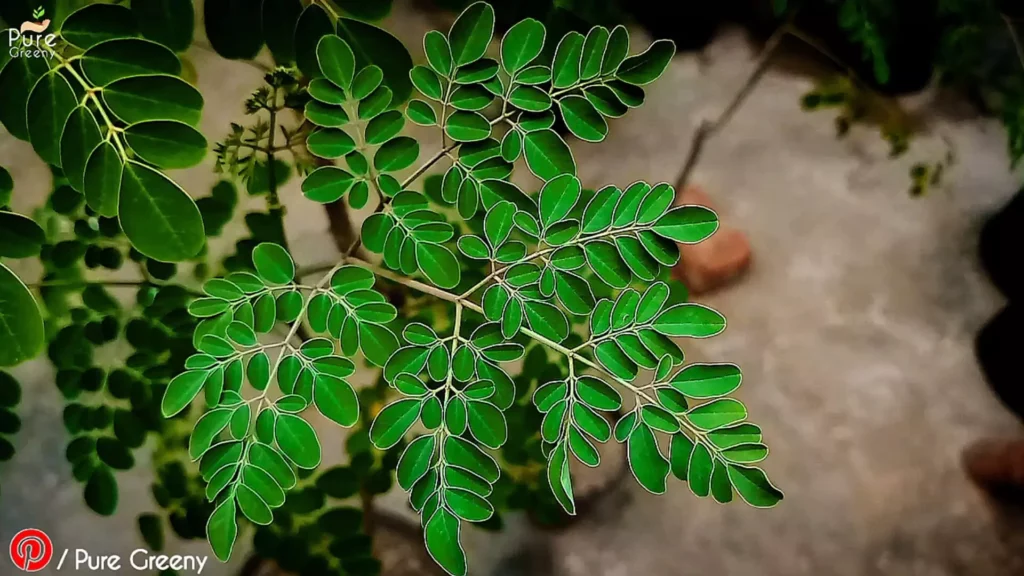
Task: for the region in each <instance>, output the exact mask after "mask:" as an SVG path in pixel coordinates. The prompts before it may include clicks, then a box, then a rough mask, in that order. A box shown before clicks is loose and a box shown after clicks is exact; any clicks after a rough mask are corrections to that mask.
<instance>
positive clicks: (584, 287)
mask: <svg viewBox="0 0 1024 576" xmlns="http://www.w3.org/2000/svg"><path fill="white" fill-rule="evenodd" d="M555 293H556V294H558V301H559V302H561V303H562V305H563V306H565V308H566V310H568V311H569V312H571V313H573V314H578V315H586V314H590V312H591V311H592V310H593V309H594V306H595V304H596V301H595V300H594V294H593V292H591V290H590V284H588V283H587V281H586V280H584V279H583V278H580V277H579V276H577V275H575V274H573V273H571V272H562V271H558V272H555Z"/></svg>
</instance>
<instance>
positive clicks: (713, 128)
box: [676, 16, 793, 191]
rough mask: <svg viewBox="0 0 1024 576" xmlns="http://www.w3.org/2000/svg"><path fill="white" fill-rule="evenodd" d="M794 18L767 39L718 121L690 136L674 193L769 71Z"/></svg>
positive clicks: (705, 122) (707, 122) (703, 124)
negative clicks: (709, 141)
mask: <svg viewBox="0 0 1024 576" xmlns="http://www.w3.org/2000/svg"><path fill="white" fill-rule="evenodd" d="M792 21H793V16H790V19H789V20H788V21H787V22H786V23H785V24H783V25H782V26H779V28H778V29H776V30H775V32H774V33H773V34H772V35H771V37H770V38H768V41H767V42H766V43H765V45H764V49H763V50H762V51H761V55H760V56H759V57H758V61H757V65H756V66H755V67H754V70H753V71H752V72H751V73H750V76H748V77H747V80H746V81H745V82H744V83H743V85H742V86H740V89H739V91H738V92H736V94H735V95H734V96H733V97H732V100H731V101H730V102H729V104H728V106H726V107H725V110H723V111H722V113H721V114H719V115H718V118H716V119H714V120H708V119H706V118H705V119H703V120H701V122H700V126H698V127H697V131H696V132H694V134H693V139H692V140H691V142H690V152H689V154H688V155H687V157H686V163H685V164H684V165H683V169H682V171H681V172H680V173H679V177H678V178H676V190H677V191H679V190H682V189H683V187H685V186H686V183H687V182H688V181H689V180H690V174H691V173H692V172H693V169H694V168H696V166H697V162H699V161H700V157H701V154H702V153H703V152H704V143H705V142H706V141H707V139H708V138H710V137H711V136H714V135H715V134H716V133H717V132H718V131H719V130H721V129H722V128H724V127H725V126H726V125H727V124H728V123H729V121H730V120H732V118H733V116H734V115H735V114H736V111H737V110H739V108H740V106H741V105H742V104H743V103H744V102H745V101H746V99H747V97H749V96H750V94H751V93H752V92H753V91H754V88H755V87H757V84H758V82H760V81H761V78H762V77H764V74H765V72H767V71H768V66H769V64H771V61H772V58H773V57H774V56H775V53H776V52H777V51H778V49H779V46H780V45H781V44H782V39H783V38H784V37H785V36H786V34H787V33H789V32H790V30H791V23H792Z"/></svg>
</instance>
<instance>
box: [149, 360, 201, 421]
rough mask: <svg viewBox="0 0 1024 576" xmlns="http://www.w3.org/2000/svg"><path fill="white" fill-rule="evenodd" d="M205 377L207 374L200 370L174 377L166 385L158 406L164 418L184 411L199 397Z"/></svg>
mask: <svg viewBox="0 0 1024 576" xmlns="http://www.w3.org/2000/svg"><path fill="white" fill-rule="evenodd" d="M207 375H208V374H207V372H205V371H202V370H190V371H188V372H182V373H181V374H178V375H177V376H175V377H174V379H172V380H171V381H170V383H169V384H168V385H167V390H166V391H165V392H164V398H163V401H162V403H161V405H160V409H161V412H162V413H163V415H164V418H170V417H171V416H174V415H175V414H177V413H178V412H181V411H182V410H184V409H185V407H186V406H188V405H189V404H190V403H191V402H192V400H193V399H194V398H195V397H196V396H198V395H199V391H200V390H202V388H203V383H204V382H206V378H207Z"/></svg>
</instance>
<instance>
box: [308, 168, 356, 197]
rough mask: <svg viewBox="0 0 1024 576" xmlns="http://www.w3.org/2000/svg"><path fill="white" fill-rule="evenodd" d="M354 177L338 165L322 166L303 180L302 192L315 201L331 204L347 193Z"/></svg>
mask: <svg viewBox="0 0 1024 576" xmlns="http://www.w3.org/2000/svg"><path fill="white" fill-rule="evenodd" d="M354 180H355V179H354V177H353V176H352V175H351V174H349V173H348V172H346V171H344V170H342V169H341V168H338V167H336V166H321V167H320V168H317V169H316V170H314V171H313V172H312V173H310V175H309V176H307V177H306V179H305V180H303V181H302V193H303V195H305V196H306V198H309V199H310V200H312V201H314V202H320V203H322V204H329V203H331V202H334V201H336V200H338V199H339V198H341V197H342V196H344V195H345V193H346V192H348V190H349V188H351V187H352V183H353V182H354Z"/></svg>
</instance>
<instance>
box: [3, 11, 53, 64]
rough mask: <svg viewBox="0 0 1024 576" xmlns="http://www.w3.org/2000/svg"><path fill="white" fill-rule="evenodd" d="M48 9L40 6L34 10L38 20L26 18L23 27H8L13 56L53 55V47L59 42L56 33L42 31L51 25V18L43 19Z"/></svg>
mask: <svg viewBox="0 0 1024 576" xmlns="http://www.w3.org/2000/svg"><path fill="white" fill-rule="evenodd" d="M44 16H46V10H45V9H44V8H43V7H42V6H40V7H38V8H36V9H35V10H33V11H32V17H33V18H35V19H36V20H37V21H36V22H33V21H31V20H26V21H25V22H22V24H21V28H8V29H7V45H8V47H9V48H10V51H9V54H10V56H11V58H19V57H20V58H49V57H51V56H52V55H53V50H52V49H53V47H54V46H55V45H56V44H57V36H56V35H55V34H47V35H46V36H43V35H42V33H43V32H46V30H47V29H48V28H49V27H50V19H49V18H47V19H45V20H43V17H44Z"/></svg>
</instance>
